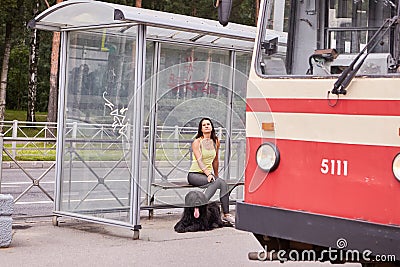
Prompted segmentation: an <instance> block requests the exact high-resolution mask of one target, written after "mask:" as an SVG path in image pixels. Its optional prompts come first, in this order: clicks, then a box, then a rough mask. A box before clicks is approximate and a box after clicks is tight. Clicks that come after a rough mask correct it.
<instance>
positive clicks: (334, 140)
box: [237, 79, 400, 256]
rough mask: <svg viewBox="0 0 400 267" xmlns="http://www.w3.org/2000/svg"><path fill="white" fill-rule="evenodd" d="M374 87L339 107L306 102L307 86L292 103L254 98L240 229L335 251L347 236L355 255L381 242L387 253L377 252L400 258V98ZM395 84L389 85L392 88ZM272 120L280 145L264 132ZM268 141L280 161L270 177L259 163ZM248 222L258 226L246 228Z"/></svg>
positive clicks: (289, 98) (287, 99)
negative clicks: (397, 161) (399, 174)
mask: <svg viewBox="0 0 400 267" xmlns="http://www.w3.org/2000/svg"><path fill="white" fill-rule="evenodd" d="M395 81H397V80H395ZM310 83H312V81H311V82H310ZM361 83H363V82H361ZM367 83H368V84H369V87H371V88H370V89H368V90H364V92H363V94H364V98H360V97H355V96H357V95H362V94H361V93H360V91H359V90H358V92H357V87H356V88H355V89H354V90H355V91H356V92H353V96H354V97H351V96H350V97H349V98H347V99H344V98H343V99H341V100H340V101H339V102H338V103H337V105H336V106H335V107H331V106H329V105H328V102H327V99H326V98H322V97H321V98H315V97H312V98H307V97H306V96H305V95H306V93H305V94H304V95H303V96H301V94H302V92H306V91H307V90H306V89H305V90H301V89H300V88H301V87H299V86H298V87H297V88H296V90H297V91H296V93H293V95H291V96H290V95H286V96H283V97H273V98H264V99H263V98H262V97H259V96H258V97H256V98H252V97H248V99H247V165H246V173H245V177H246V180H245V198H244V202H243V203H239V204H238V215H237V217H238V218H237V220H238V221H237V227H238V228H239V229H241V228H243V229H245V230H248V231H251V232H253V233H256V234H261V235H268V236H275V237H278V238H285V239H289V240H295V241H299V242H305V243H311V244H316V245H321V246H332V247H336V244H335V242H336V240H338V239H340V238H341V237H347V238H348V239H350V240H348V242H350V244H351V245H350V248H351V247H354V248H357V249H362V248H363V249H365V248H371V246H370V244H372V243H380V244H381V247H380V248H376V247H375V245H374V249H375V251H377V250H379V251H386V252H389V251H392V250H395V251H394V253H398V254H399V256H400V247H399V242H397V241H399V240H400V228H399V225H400V209H399V203H400V194H399V192H400V182H399V181H398V180H397V179H396V178H395V177H394V174H393V171H392V164H393V160H394V158H395V157H396V155H397V154H398V153H400V145H399V144H400V136H399V134H400V133H399V128H400V111H399V110H398V109H397V107H398V106H400V100H399V98H398V97H396V94H398V93H395V95H388V94H387V95H381V96H379V97H378V96H376V95H377V94H375V96H372V95H373V94H374V93H371V94H370V95H369V93H368V92H373V90H374V89H373V87H374V86H378V82H375V84H373V83H372V84H371V82H370V81H365V82H364V84H367ZM395 83H396V82H393V81H389V79H387V81H386V85H387V86H386V87H387V88H391V87H393V85H394V84H395ZM397 83H398V81H397ZM380 86H381V87H382V84H381V83H380ZM281 88H282V87H281ZM326 88H328V85H327V86H326ZM360 88H361V86H360ZM383 88H385V83H384V84H383ZM375 89H376V88H375ZM282 91H283V92H285V88H284V86H283V88H282ZM320 91H321V90H320ZM325 92H326V91H325ZM381 92H382V94H384V92H385V90H384V89H382V88H381ZM386 92H387V93H389V92H394V91H393V90H386ZM281 94H284V93H281ZM317 94H320V95H322V93H317ZM250 95H251V94H250ZM262 95H268V92H263V94H262ZM365 95H366V97H365ZM263 101H264V102H265V101H266V102H268V103H269V105H268V106H269V108H268V106H266V105H262V104H261V103H262V102H263ZM266 118H273V121H274V126H275V129H274V133H275V136H274V138H270V137H269V136H268V134H265V132H264V131H263V130H262V129H261V130H260V128H261V126H262V123H263V121H265V120H266ZM265 142H274V143H275V145H276V147H277V149H278V150H279V154H280V161H279V166H278V167H277V168H276V170H274V171H271V172H269V173H268V172H265V171H263V170H262V169H260V168H259V166H258V165H257V162H256V153H257V150H258V148H259V146H260V145H261V144H263V143H265ZM263 208H265V209H263ZM279 216H281V217H279ZM245 217H252V219H251V220H252V221H253V222H252V223H249V224H247V225H246V223H245V222H247V221H248V219H247V218H245ZM272 217H273V218H272ZM257 222H258V223H257ZM272 224H276V225H275V226H272ZM285 224H287V227H286V228H285ZM319 224H321V225H319ZM324 225H325V226H324ZM302 227H304V228H302ZM250 228H251V229H250ZM318 230H320V231H321V232H318ZM301 231H302V233H299V232H301ZM308 231H309V232H308ZM313 231H314V232H315V231H317V232H316V233H315V234H312V232H313ZM307 235H309V236H307ZM396 240H397V241H396ZM396 242H397V243H396ZM383 244H385V245H383Z"/></svg>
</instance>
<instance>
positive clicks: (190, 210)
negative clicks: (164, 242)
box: [174, 191, 233, 233]
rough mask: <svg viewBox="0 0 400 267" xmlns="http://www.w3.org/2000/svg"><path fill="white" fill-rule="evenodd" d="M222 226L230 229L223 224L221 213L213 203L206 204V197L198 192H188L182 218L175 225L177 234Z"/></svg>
mask: <svg viewBox="0 0 400 267" xmlns="http://www.w3.org/2000/svg"><path fill="white" fill-rule="evenodd" d="M223 226H227V227H232V226H233V225H232V224H231V223H229V222H223V221H222V219H221V211H220V210H219V207H218V205H217V204H216V203H215V202H211V203H207V199H206V196H205V195H204V193H202V192H200V191H190V192H189V193H187V194H186V196H185V208H184V210H183V214H182V218H181V219H180V221H179V222H177V224H176V225H175V227H174V229H175V231H176V232H178V233H185V232H197V231H208V230H212V229H214V228H220V227H223Z"/></svg>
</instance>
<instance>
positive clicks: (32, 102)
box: [26, 1, 39, 122]
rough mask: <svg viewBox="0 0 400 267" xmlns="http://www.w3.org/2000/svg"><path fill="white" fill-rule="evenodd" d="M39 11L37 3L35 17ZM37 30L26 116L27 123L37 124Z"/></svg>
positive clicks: (34, 38) (30, 68) (32, 36)
mask: <svg viewBox="0 0 400 267" xmlns="http://www.w3.org/2000/svg"><path fill="white" fill-rule="evenodd" d="M38 11H39V2H38V1H36V6H35V8H34V10H33V15H34V16H36V14H37V13H38ZM37 38H38V36H37V29H34V30H32V33H31V43H30V49H31V51H30V54H29V84H28V111H27V114H26V121H30V122H35V121H36V117H35V106H36V92H37V69H38V68H37V66H38V57H37V55H38V52H39V51H38V50H39V46H38V40H37Z"/></svg>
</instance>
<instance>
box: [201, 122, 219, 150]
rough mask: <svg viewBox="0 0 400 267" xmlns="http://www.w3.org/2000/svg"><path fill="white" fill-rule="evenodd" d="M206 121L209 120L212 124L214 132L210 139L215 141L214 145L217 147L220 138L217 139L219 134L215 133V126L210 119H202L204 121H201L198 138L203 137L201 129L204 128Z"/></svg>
mask: <svg viewBox="0 0 400 267" xmlns="http://www.w3.org/2000/svg"><path fill="white" fill-rule="evenodd" d="M205 120H208V121H209V122H210V123H211V127H212V130H211V135H210V138H211V140H213V141H214V145H217V141H218V137H217V134H216V133H215V128H214V124H213V123H212V120H211V119H209V118H202V119H201V120H200V122H199V128H198V129H197V135H196V138H200V137H202V136H203V132H202V131H201V128H202V126H203V121H205Z"/></svg>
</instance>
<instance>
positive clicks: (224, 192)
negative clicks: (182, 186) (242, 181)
mask: <svg viewBox="0 0 400 267" xmlns="http://www.w3.org/2000/svg"><path fill="white" fill-rule="evenodd" d="M187 179H188V183H189V184H191V185H193V186H197V187H200V188H206V192H205V195H206V198H207V201H209V200H210V199H211V198H212V196H213V195H214V194H215V192H216V191H217V189H219V199H220V201H221V207H222V212H223V213H229V195H228V185H227V184H226V182H225V180H224V179H222V178H219V177H216V178H215V181H213V182H211V183H209V182H208V181H207V176H206V175H205V174H204V173H200V172H189V173H188V176H187Z"/></svg>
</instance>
